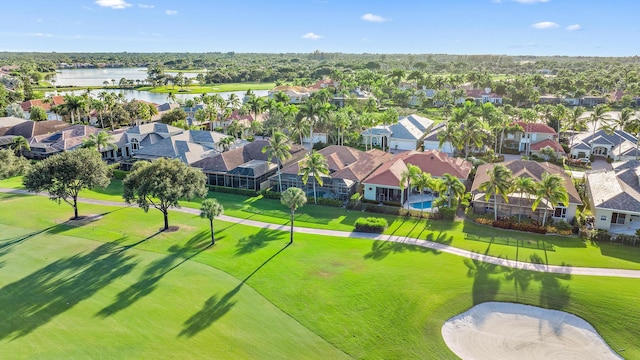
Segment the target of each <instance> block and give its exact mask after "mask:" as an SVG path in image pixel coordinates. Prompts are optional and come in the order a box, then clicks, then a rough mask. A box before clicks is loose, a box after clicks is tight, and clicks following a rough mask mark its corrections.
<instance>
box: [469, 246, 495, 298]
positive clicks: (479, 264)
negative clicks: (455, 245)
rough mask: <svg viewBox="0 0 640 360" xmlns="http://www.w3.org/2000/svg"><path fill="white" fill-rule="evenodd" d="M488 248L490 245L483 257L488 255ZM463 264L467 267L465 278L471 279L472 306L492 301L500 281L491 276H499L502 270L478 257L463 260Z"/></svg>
mask: <svg viewBox="0 0 640 360" xmlns="http://www.w3.org/2000/svg"><path fill="white" fill-rule="evenodd" d="M490 248H491V244H489V246H488V247H487V250H486V251H485V253H484V255H487V254H488V253H489V249H490ZM498 257H501V256H498ZM463 262H464V265H465V266H466V267H467V276H468V277H472V278H473V286H472V290H471V296H472V299H473V304H474V305H477V304H480V303H483V302H487V301H492V300H494V299H495V298H496V295H497V294H498V290H500V280H499V279H496V278H495V277H492V275H496V274H499V273H500V272H502V271H503V269H502V268H501V267H500V266H499V265H495V264H490V263H486V262H484V261H482V260H481V259H480V256H478V257H474V258H472V259H464V260H463Z"/></svg>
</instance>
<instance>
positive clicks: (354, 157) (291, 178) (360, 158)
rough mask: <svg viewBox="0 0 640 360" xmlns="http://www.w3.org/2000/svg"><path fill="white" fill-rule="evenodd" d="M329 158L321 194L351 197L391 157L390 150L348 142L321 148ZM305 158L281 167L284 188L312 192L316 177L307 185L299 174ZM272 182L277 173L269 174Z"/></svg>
mask: <svg viewBox="0 0 640 360" xmlns="http://www.w3.org/2000/svg"><path fill="white" fill-rule="evenodd" d="M318 152H319V153H320V154H322V155H323V156H324V157H325V158H326V159H327V165H328V168H329V175H327V176H323V177H322V180H323V184H322V186H320V185H319V184H316V192H317V194H318V197H322V198H328V199H338V200H345V201H346V200H348V199H349V198H350V197H351V195H353V194H354V193H355V192H356V191H357V190H358V188H357V187H358V185H359V184H361V183H362V181H363V180H364V179H365V178H366V177H367V176H369V174H371V172H373V171H374V170H375V169H377V168H378V167H379V166H380V165H382V164H384V163H385V162H386V161H387V160H388V159H390V158H391V156H392V155H391V154H388V153H385V152H383V151H380V150H376V149H374V150H369V151H367V152H364V151H360V150H357V149H354V148H350V147H348V146H340V145H331V146H328V147H326V148H324V149H321V150H319V151H318ZM303 161H304V159H302V160H300V161H297V162H294V163H291V164H290V165H288V166H285V167H284V168H283V169H282V170H281V177H282V190H283V191H284V190H286V189H288V188H290V187H297V188H300V189H303V190H304V191H305V192H306V193H307V196H313V181H315V180H314V179H311V178H310V179H309V181H308V182H307V184H306V185H304V184H303V183H302V176H301V175H299V172H300V164H301V163H302V162H303ZM270 181H271V186H272V187H275V188H277V184H278V177H277V176H275V175H274V176H272V177H271V178H270Z"/></svg>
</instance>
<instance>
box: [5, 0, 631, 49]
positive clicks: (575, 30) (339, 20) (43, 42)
mask: <svg viewBox="0 0 640 360" xmlns="http://www.w3.org/2000/svg"><path fill="white" fill-rule="evenodd" d="M2 10H3V16H2V22H0V51H57V52H85V51H86V52H122V51H128V52H208V51H221V52H227V51H235V52H262V53H264V52H269V53H279V52H312V51H315V50H320V51H326V52H345V53H413V54H420V53H448V54H506V55H572V56H632V55H637V54H638V52H639V51H638V46H637V45H636V39H638V38H639V37H640V24H639V23H638V21H637V18H638V10H639V6H638V4H637V3H636V2H635V1H634V0H628V1H625V0H609V1H601V0H448V1H445V0H441V1H433V0H393V1H390V0H386V1H383V0H369V1H359V0H271V1H266V0H225V1H222V0H21V1H3V2H2Z"/></svg>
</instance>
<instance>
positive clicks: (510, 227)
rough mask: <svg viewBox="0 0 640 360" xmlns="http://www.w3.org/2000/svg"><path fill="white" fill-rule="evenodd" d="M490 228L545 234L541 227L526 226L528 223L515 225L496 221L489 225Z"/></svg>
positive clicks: (545, 230) (544, 229) (545, 231)
mask: <svg viewBox="0 0 640 360" xmlns="http://www.w3.org/2000/svg"><path fill="white" fill-rule="evenodd" d="M491 226H493V227H496V228H500V229H508V230H518V231H526V232H532V233H536V234H546V233H547V229H546V228H544V227H542V226H538V225H534V224H528V223H517V222H511V221H502V220H498V221H493V222H492V223H491Z"/></svg>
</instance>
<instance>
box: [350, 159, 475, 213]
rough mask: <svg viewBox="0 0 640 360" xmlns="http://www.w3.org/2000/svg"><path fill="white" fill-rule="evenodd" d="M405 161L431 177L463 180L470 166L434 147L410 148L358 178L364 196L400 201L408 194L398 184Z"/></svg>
mask: <svg viewBox="0 0 640 360" xmlns="http://www.w3.org/2000/svg"><path fill="white" fill-rule="evenodd" d="M409 164H411V165H415V166H417V167H419V168H420V170H422V171H423V172H426V173H429V174H431V176H432V177H434V178H441V177H442V176H443V175H444V174H451V175H453V176H455V177H456V178H458V179H460V181H462V182H463V183H464V182H466V181H467V180H468V178H469V174H470V173H471V169H472V167H473V165H472V164H471V163H470V162H469V161H466V160H464V159H460V158H453V157H450V156H448V155H447V154H446V153H444V152H442V151H437V150H428V151H424V152H419V151H415V150H414V151H409V152H405V153H401V154H398V155H396V156H394V157H393V158H392V159H390V160H389V161H386V162H385V163H384V164H383V165H382V166H380V167H379V168H378V169H377V170H375V171H374V172H373V173H371V175H369V176H368V177H367V178H366V179H365V180H364V181H363V182H362V184H363V186H364V199H365V200H372V201H380V202H395V203H399V204H400V203H402V204H404V202H405V201H407V199H408V198H409V194H410V191H407V190H406V189H404V190H403V189H402V188H401V187H400V180H401V179H402V173H404V172H405V171H407V168H408V165H409Z"/></svg>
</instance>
